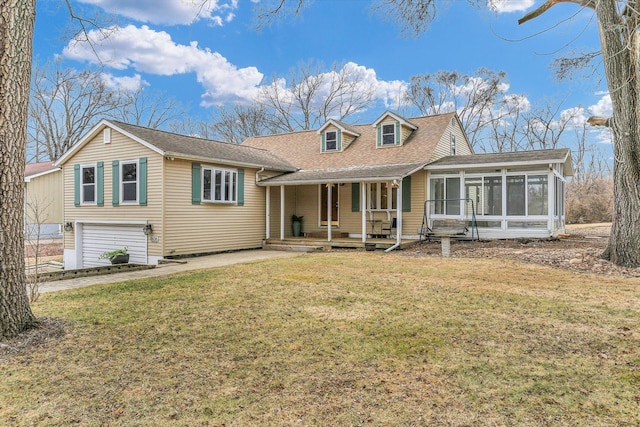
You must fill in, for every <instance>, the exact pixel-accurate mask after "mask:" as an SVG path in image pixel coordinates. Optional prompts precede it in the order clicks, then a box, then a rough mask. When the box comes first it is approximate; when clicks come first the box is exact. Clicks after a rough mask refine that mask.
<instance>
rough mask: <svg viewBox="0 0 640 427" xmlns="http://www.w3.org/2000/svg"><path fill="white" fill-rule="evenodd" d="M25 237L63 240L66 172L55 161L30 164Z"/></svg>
mask: <svg viewBox="0 0 640 427" xmlns="http://www.w3.org/2000/svg"><path fill="white" fill-rule="evenodd" d="M24 218H25V220H24V223H25V238H26V239H28V240H34V239H37V238H39V239H60V238H62V170H61V169H60V168H59V167H56V166H54V164H53V162H41V163H30V164H27V165H26V166H25V171H24Z"/></svg>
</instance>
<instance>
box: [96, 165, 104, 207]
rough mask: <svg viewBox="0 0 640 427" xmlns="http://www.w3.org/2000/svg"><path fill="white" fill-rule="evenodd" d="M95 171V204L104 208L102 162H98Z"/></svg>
mask: <svg viewBox="0 0 640 427" xmlns="http://www.w3.org/2000/svg"><path fill="white" fill-rule="evenodd" d="M96 169H97V170H96V187H97V188H96V190H97V191H96V193H97V194H96V204H97V205H98V206H104V162H98V164H97V168H96Z"/></svg>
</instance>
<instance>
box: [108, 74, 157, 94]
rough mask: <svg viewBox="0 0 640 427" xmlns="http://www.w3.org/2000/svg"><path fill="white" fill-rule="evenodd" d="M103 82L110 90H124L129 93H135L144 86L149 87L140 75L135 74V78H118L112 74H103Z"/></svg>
mask: <svg viewBox="0 0 640 427" xmlns="http://www.w3.org/2000/svg"><path fill="white" fill-rule="evenodd" d="M100 77H101V78H102V81H103V82H104V84H105V85H106V86H107V87H108V88H109V89H118V90H124V91H127V92H135V91H137V90H138V89H140V88H141V87H142V86H146V85H148V83H147V82H145V81H144V80H142V77H141V76H140V74H134V75H133V76H122V77H116V76H114V75H113V74H111V73H102V74H101V75H100Z"/></svg>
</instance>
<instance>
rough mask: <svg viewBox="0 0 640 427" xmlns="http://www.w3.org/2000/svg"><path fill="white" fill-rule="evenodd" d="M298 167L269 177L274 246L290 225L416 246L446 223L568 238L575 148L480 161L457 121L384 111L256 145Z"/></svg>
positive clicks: (492, 234)
mask: <svg viewBox="0 0 640 427" xmlns="http://www.w3.org/2000/svg"><path fill="white" fill-rule="evenodd" d="M243 145H245V146H252V147H256V148H261V149H264V150H268V151H270V152H272V153H274V154H276V155H278V156H279V157H281V158H283V159H285V160H286V161H288V162H289V163H291V164H293V165H295V166H296V167H298V170H297V171H296V172H292V173H285V174H279V175H277V176H274V175H271V176H267V175H266V174H262V175H261V179H260V180H259V181H258V185H259V186H261V187H265V189H266V194H267V195H266V202H267V207H266V209H267V214H266V215H267V218H266V224H267V228H266V230H265V232H264V234H265V236H266V238H267V239H271V238H273V239H276V240H277V239H280V240H283V239H285V238H287V237H288V236H290V231H289V230H290V228H291V227H290V224H289V217H290V216H291V214H296V215H298V216H303V217H304V219H305V221H304V230H303V231H304V232H306V233H307V235H320V236H322V237H324V238H326V239H327V240H332V238H334V237H338V236H340V237H343V236H348V237H350V238H357V239H361V240H362V242H366V241H367V239H368V238H370V237H378V236H380V235H391V236H395V238H396V240H397V244H400V243H401V240H402V239H403V238H405V239H417V238H419V237H421V236H424V235H425V234H427V232H428V231H429V230H432V229H433V227H434V223H435V222H436V221H438V220H441V221H442V220H455V221H458V222H465V223H466V224H467V226H468V227H469V228H473V229H472V230H471V231H473V232H475V233H477V234H476V235H479V236H480V237H481V238H483V239H484V238H486V239H490V238H516V237H549V236H554V235H557V234H558V233H561V232H563V231H564V217H565V212H564V202H565V200H564V194H565V193H564V192H565V190H564V183H565V177H567V176H570V175H572V173H573V172H572V166H571V156H570V151H569V150H568V149H557V150H539V151H528V152H521V153H497V154H474V153H473V149H472V147H471V145H470V143H469V140H468V139H467V137H466V135H465V132H464V130H463V128H462V125H461V123H460V121H459V119H458V116H457V115H456V114H455V113H449V114H441V115H435V116H427V117H416V118H411V119H405V118H403V117H401V116H399V115H397V114H394V113H392V112H385V113H384V114H382V115H381V116H380V117H379V118H378V119H377V120H376V121H375V122H373V123H372V124H366V125H346V124H344V123H341V122H339V121H336V120H329V121H328V122H327V123H326V124H324V125H323V126H322V127H321V128H320V129H318V130H317V131H305V132H294V133H288V134H281V135H270V136H259V137H253V138H249V139H248V140H247V141H245V142H244V143H243ZM385 233H386V234H385Z"/></svg>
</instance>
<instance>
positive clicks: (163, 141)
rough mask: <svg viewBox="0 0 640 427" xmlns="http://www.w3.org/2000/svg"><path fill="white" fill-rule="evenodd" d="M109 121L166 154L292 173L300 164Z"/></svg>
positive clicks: (246, 148)
mask: <svg viewBox="0 0 640 427" xmlns="http://www.w3.org/2000/svg"><path fill="white" fill-rule="evenodd" d="M109 123H111V124H113V125H114V126H115V127H117V128H120V129H121V130H123V131H125V132H127V133H129V134H131V135H133V136H135V137H137V138H139V139H141V140H143V141H145V142H147V143H149V144H151V145H153V146H154V147H156V148H158V149H159V150H160V151H162V152H163V154H164V155H170V156H175V157H186V158H191V159H205V160H210V161H218V162H226V163H231V164H237V165H247V166H256V167H265V168H268V169H273V170H277V171H286V172H291V171H295V170H296V167H295V166H293V165H292V164H291V163H289V162H288V161H286V160H284V159H282V158H280V157H279V156H277V155H276V154H273V153H270V152H269V151H267V150H264V149H260V148H254V147H250V146H243V145H238V144H230V143H227V142H221V141H214V140H211V139H202V138H197V137H194V136H187V135H179V134H176V133H171V132H165V131H162V130H157V129H150V128H145V127H142V126H136V125H132V124H128V123H123V122H119V121H116V120H109Z"/></svg>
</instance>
